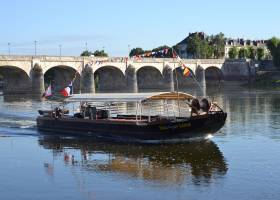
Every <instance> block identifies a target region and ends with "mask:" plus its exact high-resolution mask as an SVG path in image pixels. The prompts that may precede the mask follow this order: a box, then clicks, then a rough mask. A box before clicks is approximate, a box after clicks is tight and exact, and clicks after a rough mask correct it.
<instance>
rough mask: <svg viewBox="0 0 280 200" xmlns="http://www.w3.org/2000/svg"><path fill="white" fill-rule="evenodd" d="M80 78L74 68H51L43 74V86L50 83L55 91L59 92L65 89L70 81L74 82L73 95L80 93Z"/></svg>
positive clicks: (63, 66)
mask: <svg viewBox="0 0 280 200" xmlns="http://www.w3.org/2000/svg"><path fill="white" fill-rule="evenodd" d="M80 78H81V77H80V74H79V73H78V72H77V70H76V69H75V68H73V67H71V66H66V65H57V66H53V67H51V68H49V69H48V70H47V71H45V73H44V82H45V86H48V85H49V84H50V83H52V84H53V85H54V88H55V90H60V89H62V88H64V87H66V86H67V85H68V84H69V83H70V82H71V81H72V80H74V82H73V91H74V93H79V92H80Z"/></svg>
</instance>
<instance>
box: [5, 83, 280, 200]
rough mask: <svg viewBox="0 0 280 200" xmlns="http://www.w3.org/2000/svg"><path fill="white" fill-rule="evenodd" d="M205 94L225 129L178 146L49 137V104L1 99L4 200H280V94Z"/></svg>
mask: <svg viewBox="0 0 280 200" xmlns="http://www.w3.org/2000/svg"><path fill="white" fill-rule="evenodd" d="M207 95H208V96H209V97H210V99H214V100H215V101H217V102H219V104H221V105H222V107H223V108H224V110H225V111H226V112H228V119H227V121H226V124H225V126H224V127H223V128H222V129H221V130H220V131H219V132H218V133H217V134H215V135H214V136H213V137H211V138H209V139H207V140H194V141H186V142H184V143H179V144H174V143H170V144H124V143H117V142H96V141H90V140H85V139H82V138H70V137H69V138H58V137H51V136H44V135H42V134H40V133H38V132H37V130H36V122H35V118H36V116H37V110H38V109H41V108H42V107H43V108H44V107H48V106H49V105H48V104H47V103H46V102H42V101H37V100H32V99H29V98H24V97H23V98H20V97H12V98H6V97H5V98H4V97H3V96H1V97H0V177H1V178H0V195H1V199H3V200H14V199H21V200H33V199H34V200H35V199H36V200H37V199H40V200H47V199H68V200H71V199H120V200H123V199H139V200H140V199H141V200H142V199H159V200H163V199H199V200H201V199H207V200H208V199H216V200H219V199H232V200H236V199H239V200H241V199H244V200H245V199H246V200H248V199H254V200H256V199H267V200H268V199H279V198H280V167H279V166H280V159H279V158H280V91H278V92H277V91H263V90H255V89H242V88H231V89H221V90H219V89H212V90H207Z"/></svg>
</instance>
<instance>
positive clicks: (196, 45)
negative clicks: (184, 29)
mask: <svg viewBox="0 0 280 200" xmlns="http://www.w3.org/2000/svg"><path fill="white" fill-rule="evenodd" d="M186 42H187V49H186V50H187V52H188V54H190V55H191V56H192V57H193V58H211V57H212V55H213V48H212V47H211V46H210V45H209V43H208V41H207V40H205V39H202V38H201V37H199V36H198V34H193V35H191V36H189V37H188V39H187V41H186Z"/></svg>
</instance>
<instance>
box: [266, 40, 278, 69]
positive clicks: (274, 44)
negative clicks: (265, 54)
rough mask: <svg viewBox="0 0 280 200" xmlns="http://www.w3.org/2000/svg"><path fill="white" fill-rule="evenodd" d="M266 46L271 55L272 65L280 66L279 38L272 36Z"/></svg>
mask: <svg viewBox="0 0 280 200" xmlns="http://www.w3.org/2000/svg"><path fill="white" fill-rule="evenodd" d="M267 48H268V49H269V51H270V53H271V55H272V58H273V63H274V65H275V66H276V67H279V68H280V39H278V38H276V37H273V38H271V39H270V40H268V41H267Z"/></svg>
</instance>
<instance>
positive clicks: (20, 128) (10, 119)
mask: <svg viewBox="0 0 280 200" xmlns="http://www.w3.org/2000/svg"><path fill="white" fill-rule="evenodd" d="M16 135H17V136H19V135H38V133H37V130H36V121H35V119H34V118H31V117H28V116H18V115H11V114H4V113H0V136H16Z"/></svg>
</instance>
